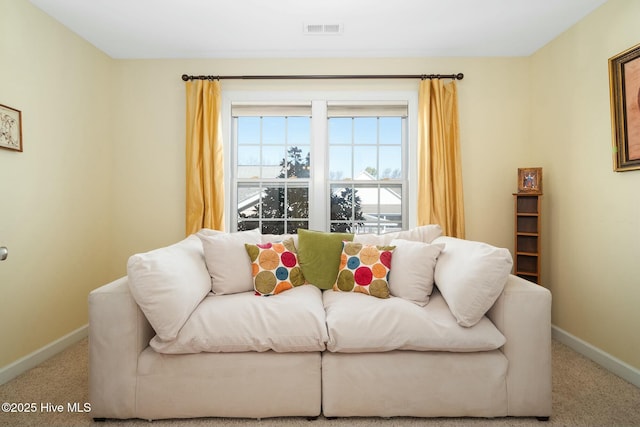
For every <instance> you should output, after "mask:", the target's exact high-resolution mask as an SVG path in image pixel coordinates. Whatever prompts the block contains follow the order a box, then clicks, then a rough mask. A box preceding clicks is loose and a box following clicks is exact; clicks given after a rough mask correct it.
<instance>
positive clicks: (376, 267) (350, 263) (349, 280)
mask: <svg viewBox="0 0 640 427" xmlns="http://www.w3.org/2000/svg"><path fill="white" fill-rule="evenodd" d="M395 248H396V247H395V246H373V245H364V244H362V243H354V242H342V254H341V255H340V269H339V270H338V277H337V278H336V283H335V284H334V285H333V290H334V291H338V292H360V293H363V294H367V295H373V296H374V297H378V298H389V271H391V256H392V254H393V250H394V249H395Z"/></svg>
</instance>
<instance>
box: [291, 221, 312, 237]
mask: <svg viewBox="0 0 640 427" xmlns="http://www.w3.org/2000/svg"><path fill="white" fill-rule="evenodd" d="M299 228H303V229H305V230H308V229H309V221H289V222H287V231H286V232H287V233H289V234H298V229H299Z"/></svg>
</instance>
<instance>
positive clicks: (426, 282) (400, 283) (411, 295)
mask: <svg viewBox="0 0 640 427" xmlns="http://www.w3.org/2000/svg"><path fill="white" fill-rule="evenodd" d="M391 245H392V246H395V247H396V249H395V251H394V252H393V261H392V262H391V267H392V268H391V272H390V274H389V290H390V291H391V295H393V296H396V297H400V298H404V299H406V300H407V301H411V302H412V303H414V304H417V305H419V306H421V307H424V306H425V305H427V303H428V302H429V297H430V296H431V292H432V291H433V275H434V269H435V267H436V260H437V259H438V256H439V255H440V252H442V249H444V244H443V243H438V244H431V245H430V244H428V243H423V242H415V241H410V240H403V239H393V240H392V241H391Z"/></svg>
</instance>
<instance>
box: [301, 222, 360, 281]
mask: <svg viewBox="0 0 640 427" xmlns="http://www.w3.org/2000/svg"><path fill="white" fill-rule="evenodd" d="M343 240H348V241H352V240H353V234H349V233H327V232H322V231H311V230H305V229H302V228H300V229H298V261H299V262H300V267H301V268H302V273H304V277H305V279H306V280H307V282H308V283H311V284H312V285H315V286H317V287H318V288H320V289H331V287H332V286H333V284H334V283H335V281H336V275H337V274H338V268H339V267H340V253H341V252H342V241H343Z"/></svg>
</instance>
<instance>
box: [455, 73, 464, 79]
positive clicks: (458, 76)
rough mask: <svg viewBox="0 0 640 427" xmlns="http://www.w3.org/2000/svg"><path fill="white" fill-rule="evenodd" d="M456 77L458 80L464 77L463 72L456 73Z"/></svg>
mask: <svg viewBox="0 0 640 427" xmlns="http://www.w3.org/2000/svg"><path fill="white" fill-rule="evenodd" d="M456 79H458V80H462V79H464V74H462V73H458V74H456Z"/></svg>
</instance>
